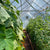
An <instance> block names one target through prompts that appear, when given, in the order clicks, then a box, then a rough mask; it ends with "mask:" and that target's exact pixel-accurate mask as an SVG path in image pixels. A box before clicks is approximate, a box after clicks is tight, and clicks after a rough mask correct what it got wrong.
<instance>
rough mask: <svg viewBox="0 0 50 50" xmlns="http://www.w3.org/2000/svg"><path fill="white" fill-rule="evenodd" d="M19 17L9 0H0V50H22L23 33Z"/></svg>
mask: <svg viewBox="0 0 50 50" xmlns="http://www.w3.org/2000/svg"><path fill="white" fill-rule="evenodd" d="M15 1H16V2H17V3H19V2H18V0H15ZM19 15H20V14H19V11H18V10H16V7H14V6H12V5H11V3H10V1H9V0H0V50H22V46H20V45H21V40H22V33H23V32H22V21H21V19H20V18H19Z"/></svg>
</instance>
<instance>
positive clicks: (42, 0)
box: [10, 0, 50, 26]
mask: <svg viewBox="0 0 50 50" xmlns="http://www.w3.org/2000/svg"><path fill="white" fill-rule="evenodd" d="M10 1H11V2H12V5H14V6H16V7H17V9H18V10H20V14H21V15H20V16H21V19H22V21H23V23H26V22H28V19H30V18H34V17H36V16H37V15H41V14H43V15H44V14H46V9H47V8H48V7H49V9H50V0H18V1H19V3H16V1H14V0H10ZM49 14H50V12H49ZM25 25H26V24H24V26H25Z"/></svg>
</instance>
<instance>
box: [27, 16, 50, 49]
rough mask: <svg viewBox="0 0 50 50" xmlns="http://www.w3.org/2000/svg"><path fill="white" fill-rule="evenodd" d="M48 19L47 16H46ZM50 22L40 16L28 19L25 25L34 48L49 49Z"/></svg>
mask: <svg viewBox="0 0 50 50" xmlns="http://www.w3.org/2000/svg"><path fill="white" fill-rule="evenodd" d="M47 17H48V19H49V16H47ZM49 25H50V22H49V21H48V20H47V18H45V19H44V18H43V17H41V16H38V17H36V18H35V19H30V21H29V24H28V25H27V27H26V30H27V32H28V33H29V35H30V38H31V41H32V43H33V47H35V50H50V35H49V34H50V26H49Z"/></svg>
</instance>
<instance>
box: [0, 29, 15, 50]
mask: <svg viewBox="0 0 50 50" xmlns="http://www.w3.org/2000/svg"><path fill="white" fill-rule="evenodd" d="M4 34H5V36H3V35H1V36H0V37H1V38H0V49H1V50H3V49H6V50H14V44H13V42H14V40H15V39H16V34H15V33H14V32H13V30H12V29H7V30H5V33H4Z"/></svg>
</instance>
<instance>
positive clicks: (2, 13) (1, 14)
mask: <svg viewBox="0 0 50 50" xmlns="http://www.w3.org/2000/svg"><path fill="white" fill-rule="evenodd" d="M9 17H10V16H9V14H8V13H7V12H6V10H5V9H4V8H3V7H0V20H1V21H2V22H4V21H6V20H7V19H8V18H9Z"/></svg>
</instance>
